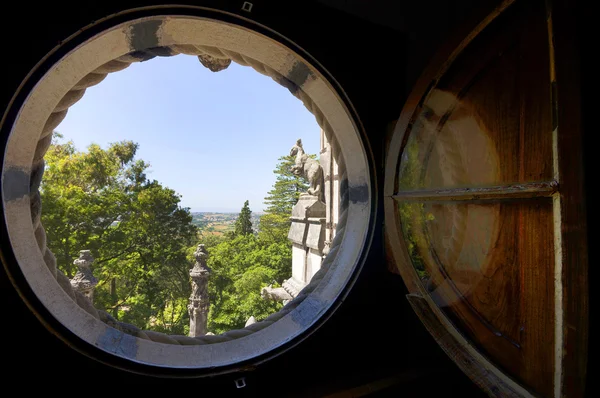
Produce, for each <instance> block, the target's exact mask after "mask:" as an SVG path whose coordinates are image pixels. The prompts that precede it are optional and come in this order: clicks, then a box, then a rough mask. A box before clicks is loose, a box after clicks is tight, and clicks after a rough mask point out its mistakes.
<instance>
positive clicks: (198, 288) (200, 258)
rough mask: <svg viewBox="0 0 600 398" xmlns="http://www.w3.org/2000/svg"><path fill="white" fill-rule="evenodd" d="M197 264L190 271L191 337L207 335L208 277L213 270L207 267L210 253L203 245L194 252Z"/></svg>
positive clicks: (189, 310) (189, 308)
mask: <svg viewBox="0 0 600 398" xmlns="http://www.w3.org/2000/svg"><path fill="white" fill-rule="evenodd" d="M194 257H195V258H196V262H195V263H194V267H193V268H192V269H190V277H191V278H192V294H191V295H190V299H189V304H188V313H189V315H190V336H191V337H197V336H204V335H205V334H206V333H207V322H208V310H209V304H210V303H209V298H208V277H209V276H210V273H211V269H210V268H209V267H208V265H206V259H207V258H208V253H207V252H206V249H205V248H204V245H203V244H199V245H198V247H197V248H196V251H195V252H194Z"/></svg>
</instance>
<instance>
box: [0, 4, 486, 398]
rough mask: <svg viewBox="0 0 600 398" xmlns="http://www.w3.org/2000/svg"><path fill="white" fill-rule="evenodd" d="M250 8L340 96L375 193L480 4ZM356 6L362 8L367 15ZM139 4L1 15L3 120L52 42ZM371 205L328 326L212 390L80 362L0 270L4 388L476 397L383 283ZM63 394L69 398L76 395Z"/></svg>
mask: <svg viewBox="0 0 600 398" xmlns="http://www.w3.org/2000/svg"><path fill="white" fill-rule="evenodd" d="M490 2H491V0H486V1H485V3H490ZM180 3H186V2H180ZM241 3H243V2H242V1H217V0H212V1H211V0H202V1H197V2H194V4H196V5H204V6H207V7H215V8H218V9H224V10H227V11H230V12H232V13H234V14H240V15H244V16H248V14H244V13H242V12H240V11H239V9H240V6H241ZM253 3H254V8H253V13H252V19H254V20H256V21H257V22H260V23H261V24H264V25H265V26H268V27H269V28H271V29H274V30H276V31H278V32H280V33H281V34H283V35H284V36H286V37H288V38H289V39H290V40H291V41H293V42H295V43H297V44H298V45H299V46H300V47H302V48H303V49H304V50H306V51H307V52H308V53H310V54H311V55H312V56H314V57H315V58H316V59H317V60H318V61H319V62H320V63H321V64H322V65H323V67H324V68H325V70H327V71H328V72H329V73H331V74H332V75H333V76H334V77H335V79H336V80H337V82H338V83H339V84H340V86H341V87H343V89H344V90H345V92H346V94H347V95H348V97H349V99H350V101H351V102H352V104H353V106H354V107H355V109H356V112H357V113H358V115H359V116H360V119H361V122H362V124H363V126H364V129H365V133H366V136H365V139H366V142H367V143H368V145H369V146H370V147H371V149H372V151H373V158H374V165H375V172H376V175H377V183H378V186H379V187H381V184H382V181H383V180H382V177H383V168H382V164H383V159H384V157H385V151H384V138H385V134H386V129H387V126H388V125H389V123H390V122H391V121H393V120H395V119H396V118H397V117H398V115H399V114H400V110H401V107H402V104H403V103H404V100H405V98H406V95H407V92H408V91H409V90H410V88H411V86H412V85H413V83H414V82H415V80H416V79H417V78H418V76H419V74H420V72H421V70H422V68H424V67H425V66H426V64H427V62H428V61H429V60H430V58H431V57H432V56H433V54H434V52H435V51H436V50H437V48H438V47H439V46H440V45H441V43H442V42H443V40H445V38H446V36H447V35H448V34H449V33H450V32H451V31H453V30H454V29H455V28H456V26H457V24H458V23H459V22H462V21H464V20H465V19H466V18H468V15H471V14H472V13H473V12H474V10H475V5H476V4H478V7H481V6H482V3H483V2H478V1H476V0H468V1H460V2H449V1H429V2H418V1H415V2H400V1H384V0H381V1H374V2H370V1H369V2H358V1H341V0H340V1H335V0H322V1H319V2H313V1H304V2H301V4H300V2H283V1H279V2H275V1H273V2H271V1H260V0H256V1H253ZM366 3H368V4H369V8H365V4H366ZM148 4H152V1H133V0H126V1H122V2H119V3H117V4H104V3H102V2H94V3H89V4H85V6H77V7H72V6H68V5H66V3H42V4H41V5H36V6H35V7H34V6H32V5H31V4H26V3H16V2H15V3H13V4H11V5H10V8H6V9H4V10H3V14H4V15H5V18H6V19H10V20H11V21H12V24H2V25H0V30H1V31H2V34H3V35H2V37H5V38H9V39H8V40H6V41H5V43H4V44H3V59H4V62H3V83H2V86H1V90H0V109H2V111H3V110H4V109H5V107H6V105H7V104H8V101H9V100H10V98H11V96H12V95H13V93H14V91H15V90H16V88H17V87H18V85H19V84H20V82H21V81H22V79H23V78H24V77H25V75H26V74H27V73H28V71H29V70H30V69H31V68H32V67H33V66H34V65H35V63H36V62H37V61H38V60H39V59H41V58H42V57H43V56H44V55H45V54H46V53H47V52H48V51H49V50H50V49H52V48H53V47H54V46H55V45H57V44H58V43H59V42H60V41H61V40H63V39H65V38H66V37H68V36H69V35H70V34H72V33H73V32H76V31H77V30H78V29H80V28H82V27H83V26H86V25H87V24H89V23H91V22H93V21H96V20H99V19H100V18H102V17H104V16H106V15H109V14H112V13H115V12H117V11H120V10H122V9H127V8H134V7H138V6H141V5H148ZM190 4H191V2H190ZM484 5H485V4H484ZM5 7H6V6H5ZM366 11H368V12H366ZM0 139H2V140H5V139H6V137H5V136H3V137H0ZM379 200H380V201H381V198H379ZM380 205H381V202H380V203H379V206H378V208H377V209H376V211H377V214H376V217H377V225H378V228H376V231H375V235H374V239H373V243H372V245H371V249H370V252H369V256H368V258H367V260H366V262H365V266H364V269H363V271H362V274H361V276H360V278H359V280H358V282H357V284H356V285H355V288H354V289H353V290H352V292H351V293H350V294H349V296H348V297H347V299H346V301H345V302H344V303H343V305H342V306H341V307H340V309H339V310H338V311H337V312H336V313H335V314H334V315H333V317H332V318H331V319H330V320H329V321H328V322H327V323H326V324H325V325H324V326H323V327H322V328H320V329H319V330H318V331H316V332H315V333H314V334H313V335H312V336H311V337H309V338H308V339H307V340H306V341H305V342H304V343H303V344H302V346H301V348H298V347H297V348H295V349H292V350H290V351H289V352H288V353H286V354H285V355H284V356H282V357H279V358H276V359H274V360H272V361H269V362H267V363H265V364H264V365H261V366H259V367H258V368H256V369H255V370H253V371H250V370H248V371H246V372H242V373H239V374H233V375H227V376H221V377H216V378H211V379H185V380H181V379H178V380H174V379H159V378H154V377H149V376H142V375H136V374H132V373H129V372H125V371H121V370H117V369H115V368H112V367H110V366H107V365H104V364H101V363H99V362H96V361H95V360H92V359H89V358H87V357H85V356H83V355H81V354H80V353H78V352H76V351H74V350H72V349H71V348H69V347H67V345H65V343H63V342H62V341H60V340H59V339H58V338H57V337H55V336H54V335H52V334H51V333H49V332H48V331H47V330H46V329H45V328H44V326H43V325H42V324H41V323H40V322H39V321H38V320H37V319H36V318H35V316H34V315H33V314H32V313H31V312H30V311H29V310H28V309H27V307H26V306H25V304H24V303H23V302H22V300H21V299H20V298H19V296H18V294H17V293H16V291H15V289H14V288H13V286H12V285H11V283H10V282H9V281H8V278H7V275H6V273H5V271H4V269H3V268H1V267H0V302H2V303H4V306H3V311H2V328H1V330H0V333H1V341H2V342H3V343H4V352H3V359H4V363H5V364H8V368H5V370H4V371H2V372H3V373H0V377H1V378H2V380H3V383H4V388H7V387H9V386H11V387H13V386H14V387H17V388H22V389H23V391H24V390H25V388H29V385H27V384H22V382H21V381H19V379H20V378H21V377H24V378H25V380H27V381H26V382H25V383H30V382H31V381H33V380H38V377H39V378H41V379H42V380H47V382H44V383H39V387H40V388H43V389H45V390H47V391H51V390H53V389H55V388H56V389H57V390H63V391H64V388H62V387H58V386H65V387H66V386H67V385H68V384H71V383H75V384H77V383H79V384H82V385H84V384H85V385H87V388H88V389H89V388H92V390H93V389H94V388H102V389H103V390H105V391H106V393H114V392H116V391H118V390H129V389H132V391H133V389H135V391H136V393H139V394H147V393H151V392H154V391H156V389H157V388H161V389H162V388H165V389H166V391H170V392H171V393H172V394H181V393H184V392H185V393H187V392H188V391H190V390H191V389H195V391H197V392H198V394H200V393H204V394H205V396H214V395H217V394H219V395H223V394H235V395H240V396H241V395H261V396H322V395H324V394H325V393H331V392H334V391H339V390H343V389H346V388H350V387H353V386H356V385H359V384H362V383H366V382H370V381H373V380H377V379H381V378H385V377H388V376H391V375H397V374H400V373H403V372H404V373H410V374H416V375H422V376H421V377H418V378H417V379H415V380H416V381H413V382H407V383H405V384H403V386H402V393H403V396H419V397H422V396H432V395H434V394H435V393H446V394H449V395H451V396H477V395H480V394H481V393H480V392H479V391H478V390H477V389H476V388H475V387H474V386H473V385H472V383H471V382H470V381H469V380H468V379H467V378H466V376H464V375H463V374H462V373H461V372H460V371H459V370H458V369H457V368H456V366H455V365H454V364H453V363H452V362H451V361H450V360H449V359H448V358H447V357H446V356H445V354H444V353H443V352H442V351H441V350H440V349H439V347H438V346H437V344H436V343H435V342H434V341H433V339H432V338H431V337H430V336H429V334H428V333H427V332H426V331H425V329H424V328H423V326H422V325H421V324H420V322H419V321H418V319H417V318H416V316H415V315H414V313H413V311H412V309H411V308H410V306H409V305H408V303H407V301H406V299H405V298H404V295H405V293H406V290H405V287H404V285H403V283H402V281H401V279H400V277H399V276H396V275H392V274H390V273H389V272H387V270H386V266H387V264H386V262H385V257H384V256H383V243H382V228H381V226H382V225H383V213H382V208H381V206H380ZM6 239H7V237H6V236H2V237H1V244H2V245H6V244H7V240H6ZM6 369H7V370H6ZM307 369H310V370H307ZM294 374H298V375H299V378H300V379H301V380H302V382H301V383H298V382H296V381H293V380H294V378H293V376H292V375H294ZM240 375H243V376H246V377H247V382H248V387H247V388H245V389H241V390H237V389H235V387H234V383H233V380H234V379H235V378H237V377H239V376H240ZM432 380H435V382H432ZM36 384H37V383H36ZM70 391H72V392H73V395H75V393H76V391H77V390H75V389H70ZM86 391H89V390H86ZM399 391H400V390H397V391H396V393H395V394H394V395H397V393H399ZM388 392H390V391H389V390H388Z"/></svg>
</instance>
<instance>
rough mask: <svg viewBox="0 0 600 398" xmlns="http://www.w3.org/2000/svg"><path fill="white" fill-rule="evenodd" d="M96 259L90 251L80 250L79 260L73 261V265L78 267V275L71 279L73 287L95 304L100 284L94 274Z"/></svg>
mask: <svg viewBox="0 0 600 398" xmlns="http://www.w3.org/2000/svg"><path fill="white" fill-rule="evenodd" d="M93 263H94V258H93V257H92V254H91V252H90V251H89V250H80V251H79V258H77V259H76V260H75V261H73V264H75V265H76V266H77V273H76V274H75V276H74V277H73V279H71V286H73V288H74V289H75V290H77V291H79V292H80V293H81V294H83V295H84V296H85V297H87V298H88V299H90V301H91V302H92V303H93V302H94V289H95V287H96V285H97V284H98V279H96V278H95V277H94V274H93V273H92V268H91V266H92V264H93Z"/></svg>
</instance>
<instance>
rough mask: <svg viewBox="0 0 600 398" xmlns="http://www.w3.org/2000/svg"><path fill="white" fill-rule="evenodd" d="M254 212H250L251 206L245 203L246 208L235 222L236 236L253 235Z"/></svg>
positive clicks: (243, 208)
mask: <svg viewBox="0 0 600 398" xmlns="http://www.w3.org/2000/svg"><path fill="white" fill-rule="evenodd" d="M252 233H253V231H252V211H251V210H250V204H249V203H248V201H245V202H244V207H242V210H241V211H240V215H239V216H238V218H237V220H235V230H234V235H236V236H239V235H248V234H252Z"/></svg>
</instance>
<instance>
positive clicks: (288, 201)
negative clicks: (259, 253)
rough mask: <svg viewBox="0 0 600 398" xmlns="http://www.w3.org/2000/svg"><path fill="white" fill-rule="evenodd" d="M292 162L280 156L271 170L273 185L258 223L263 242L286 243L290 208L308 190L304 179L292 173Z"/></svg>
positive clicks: (292, 158)
mask: <svg viewBox="0 0 600 398" xmlns="http://www.w3.org/2000/svg"><path fill="white" fill-rule="evenodd" d="M313 157H314V156H313ZM294 161H295V158H294V157H293V156H282V157H280V158H279V159H278V163H277V166H276V167H275V170H273V173H274V174H275V175H276V179H275V183H274V184H273V188H272V189H271V190H270V191H269V192H268V193H267V196H266V197H265V204H266V205H267V209H266V211H265V214H264V215H263V216H261V218H260V223H259V231H260V237H261V239H263V240H270V241H274V242H287V234H288V231H289V229H290V225H291V221H290V216H291V215H292V207H294V205H295V204H296V203H298V198H299V197H300V194H301V193H302V192H306V191H307V189H308V181H307V180H306V178H304V177H303V176H296V175H294V174H293V173H292V171H291V168H292V166H293V165H294Z"/></svg>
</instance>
